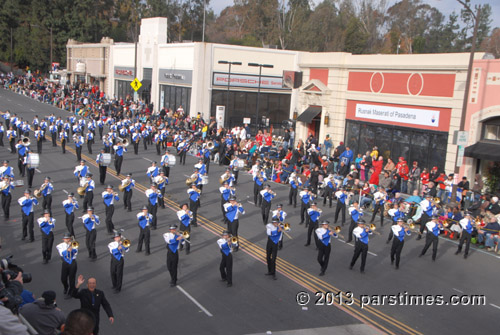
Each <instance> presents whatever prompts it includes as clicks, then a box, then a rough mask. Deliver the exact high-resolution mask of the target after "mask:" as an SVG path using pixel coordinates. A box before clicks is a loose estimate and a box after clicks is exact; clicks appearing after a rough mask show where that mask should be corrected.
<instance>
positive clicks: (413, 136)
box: [345, 120, 448, 170]
mask: <svg viewBox="0 0 500 335" xmlns="http://www.w3.org/2000/svg"><path fill="white" fill-rule="evenodd" d="M345 142H346V145H347V146H349V147H350V148H351V149H352V150H353V151H354V153H355V154H358V153H362V154H365V153H366V151H368V150H371V149H372V148H373V146H375V145H376V146H377V147H378V151H379V154H380V155H382V156H383V157H384V159H385V160H387V158H389V157H391V158H392V159H393V160H395V161H397V159H398V158H399V157H401V156H402V157H404V158H405V159H406V161H407V162H408V164H409V165H411V164H412V162H413V161H417V162H418V164H419V166H420V167H427V168H429V167H432V166H437V167H438V168H439V169H441V170H443V169H444V165H445V160H446V147H447V144H448V134H447V133H437V132H433V131H422V130H418V131H417V130H413V129H409V128H404V127H395V126H386V125H375V124H372V123H366V122H358V121H351V120H347V121H346V133H345Z"/></svg>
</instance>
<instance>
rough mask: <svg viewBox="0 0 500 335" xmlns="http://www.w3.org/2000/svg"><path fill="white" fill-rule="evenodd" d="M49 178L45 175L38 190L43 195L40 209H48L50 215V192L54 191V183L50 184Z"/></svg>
mask: <svg viewBox="0 0 500 335" xmlns="http://www.w3.org/2000/svg"><path fill="white" fill-rule="evenodd" d="M50 180H51V179H50V177H48V176H47V177H45V180H44V182H43V184H42V186H40V190H41V191H42V196H43V202H42V209H43V210H48V211H49V213H50V216H52V192H53V191H54V185H52V182H51V181H50Z"/></svg>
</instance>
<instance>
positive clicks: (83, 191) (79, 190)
mask: <svg viewBox="0 0 500 335" xmlns="http://www.w3.org/2000/svg"><path fill="white" fill-rule="evenodd" d="M88 186H89V182H86V183H85V185H83V186H81V187H79V188H77V189H76V192H77V193H78V194H79V195H85V190H86V189H87V187H88Z"/></svg>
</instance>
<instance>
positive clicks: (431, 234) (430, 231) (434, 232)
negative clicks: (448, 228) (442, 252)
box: [418, 215, 444, 262]
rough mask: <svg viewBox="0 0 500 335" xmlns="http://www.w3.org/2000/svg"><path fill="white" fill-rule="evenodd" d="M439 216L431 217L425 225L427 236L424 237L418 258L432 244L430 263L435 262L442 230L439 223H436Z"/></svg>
mask: <svg viewBox="0 0 500 335" xmlns="http://www.w3.org/2000/svg"><path fill="white" fill-rule="evenodd" d="M438 219H439V216H437V215H433V216H432V218H431V220H430V221H429V222H427V223H426V224H425V227H426V228H427V234H426V237H425V246H424V248H423V249H422V252H421V253H420V255H418V257H422V256H423V255H425V253H426V252H427V249H429V247H430V246H431V244H432V261H433V262H434V261H436V255H437V247H438V242H439V233H440V232H441V231H442V230H444V228H443V226H442V225H441V223H439V222H438Z"/></svg>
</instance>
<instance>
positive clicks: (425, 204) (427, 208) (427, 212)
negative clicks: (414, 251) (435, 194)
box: [417, 194, 436, 241]
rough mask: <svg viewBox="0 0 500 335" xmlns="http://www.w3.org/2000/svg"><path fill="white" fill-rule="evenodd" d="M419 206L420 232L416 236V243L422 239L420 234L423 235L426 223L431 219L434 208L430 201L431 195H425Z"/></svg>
mask: <svg viewBox="0 0 500 335" xmlns="http://www.w3.org/2000/svg"><path fill="white" fill-rule="evenodd" d="M420 206H421V207H422V210H423V212H422V216H421V217H420V231H419V233H418V236H417V241H418V240H420V239H421V238H422V234H423V233H424V229H425V225H426V223H427V222H428V221H429V220H430V219H431V217H432V215H433V214H434V210H435V209H436V206H435V205H434V202H433V201H432V195H430V194H426V195H425V199H424V200H422V201H421V202H420Z"/></svg>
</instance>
